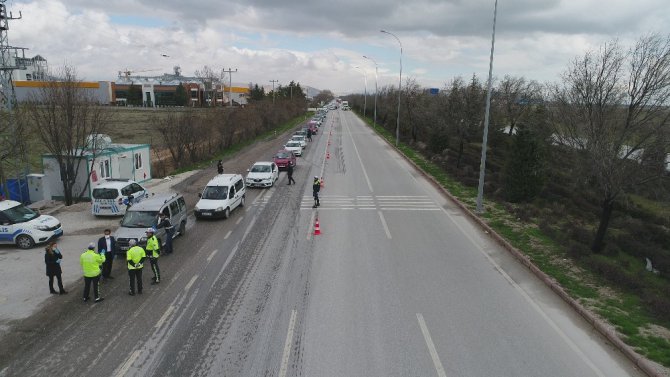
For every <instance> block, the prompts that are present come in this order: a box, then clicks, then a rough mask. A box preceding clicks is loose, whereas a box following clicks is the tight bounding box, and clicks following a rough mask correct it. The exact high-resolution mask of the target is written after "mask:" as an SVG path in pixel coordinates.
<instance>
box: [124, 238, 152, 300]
mask: <svg viewBox="0 0 670 377" xmlns="http://www.w3.org/2000/svg"><path fill="white" fill-rule="evenodd" d="M128 245H129V246H130V249H128V251H127V252H126V262H127V263H128V278H129V279H130V291H129V292H128V294H129V295H131V296H135V282H137V294H140V295H141V294H142V269H143V268H144V260H145V259H146V257H147V253H146V252H145V251H144V249H142V248H141V247H140V246H137V241H135V240H133V239H131V240H130V242H128Z"/></svg>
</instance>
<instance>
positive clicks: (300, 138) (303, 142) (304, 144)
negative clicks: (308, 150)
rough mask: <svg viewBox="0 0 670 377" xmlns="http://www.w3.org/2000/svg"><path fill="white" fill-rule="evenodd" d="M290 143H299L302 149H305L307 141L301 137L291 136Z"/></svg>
mask: <svg viewBox="0 0 670 377" xmlns="http://www.w3.org/2000/svg"><path fill="white" fill-rule="evenodd" d="M291 141H297V142H299V143H300V146H301V147H302V149H305V147H306V146H307V140H305V137H304V136H302V135H293V136H292V137H291Z"/></svg>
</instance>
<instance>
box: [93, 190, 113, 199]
mask: <svg viewBox="0 0 670 377" xmlns="http://www.w3.org/2000/svg"><path fill="white" fill-rule="evenodd" d="M117 196H119V190H117V189H112V188H97V189H93V199H116V197H117Z"/></svg>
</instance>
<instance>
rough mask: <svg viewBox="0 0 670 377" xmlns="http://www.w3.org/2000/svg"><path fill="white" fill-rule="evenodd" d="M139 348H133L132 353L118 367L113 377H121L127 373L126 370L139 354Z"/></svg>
mask: <svg viewBox="0 0 670 377" xmlns="http://www.w3.org/2000/svg"><path fill="white" fill-rule="evenodd" d="M140 352H141V351H140V350H135V351H133V353H132V354H131V355H130V357H129V358H128V360H126V362H125V363H123V365H122V366H121V369H119V371H118V372H116V374H115V375H114V377H123V376H125V375H126V373H128V370H129V369H130V366H131V365H132V364H133V363H134V362H135V360H137V358H138V357H139V356H140Z"/></svg>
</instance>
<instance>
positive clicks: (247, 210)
mask: <svg viewBox="0 0 670 377" xmlns="http://www.w3.org/2000/svg"><path fill="white" fill-rule="evenodd" d="M252 205H253V203H252ZM252 208H253V207H247V209H246V210H244V212H246V213H249V211H251V209H252Z"/></svg>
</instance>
